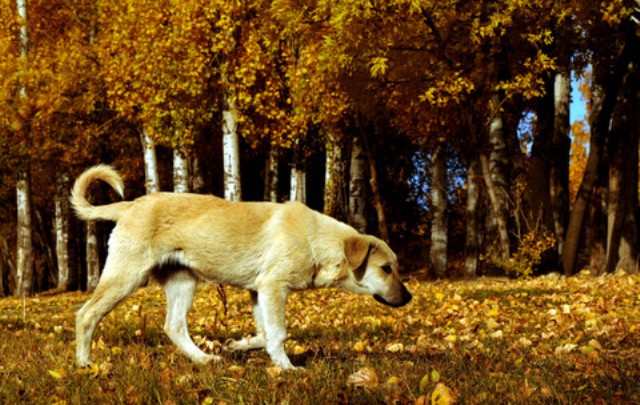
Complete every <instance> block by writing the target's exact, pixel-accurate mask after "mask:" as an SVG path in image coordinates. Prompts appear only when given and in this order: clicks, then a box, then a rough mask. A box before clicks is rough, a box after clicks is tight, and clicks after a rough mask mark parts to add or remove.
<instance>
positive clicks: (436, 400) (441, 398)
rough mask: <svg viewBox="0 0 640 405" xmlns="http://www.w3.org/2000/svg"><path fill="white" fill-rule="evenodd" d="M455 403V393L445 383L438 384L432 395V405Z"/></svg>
mask: <svg viewBox="0 0 640 405" xmlns="http://www.w3.org/2000/svg"><path fill="white" fill-rule="evenodd" d="M455 403H456V398H455V395H454V393H453V391H451V390H450V389H449V388H448V387H447V386H446V385H444V384H443V383H438V384H437V385H436V388H435V389H434V390H433V392H432V393H431V405H450V404H455Z"/></svg>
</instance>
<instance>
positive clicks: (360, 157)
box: [349, 136, 367, 233]
mask: <svg viewBox="0 0 640 405" xmlns="http://www.w3.org/2000/svg"><path fill="white" fill-rule="evenodd" d="M366 159H367V158H366V155H365V153H364V149H363V147H362V141H361V140H360V138H359V137H358V136H354V137H353V140H352V141H351V161H350V165H349V222H350V224H351V225H352V226H353V227H354V228H355V229H356V230H357V231H358V232H361V233H365V232H366V230H367V218H366V217H365V203H366V178H367V177H366V168H367V165H366V163H367V160H366Z"/></svg>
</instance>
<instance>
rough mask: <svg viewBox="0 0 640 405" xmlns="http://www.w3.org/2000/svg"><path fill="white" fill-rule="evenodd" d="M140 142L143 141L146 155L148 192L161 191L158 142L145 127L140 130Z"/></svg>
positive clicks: (145, 184)
mask: <svg viewBox="0 0 640 405" xmlns="http://www.w3.org/2000/svg"><path fill="white" fill-rule="evenodd" d="M140 142H141V143H142V154H143V157H144V176H145V181H144V186H145V188H146V190H147V194H151V193H157V192H158V191H160V181H159V180H158V161H157V158H156V144H155V142H154V141H153V139H151V137H150V136H149V134H148V133H147V131H146V130H145V129H144V128H143V129H142V131H141V132H140Z"/></svg>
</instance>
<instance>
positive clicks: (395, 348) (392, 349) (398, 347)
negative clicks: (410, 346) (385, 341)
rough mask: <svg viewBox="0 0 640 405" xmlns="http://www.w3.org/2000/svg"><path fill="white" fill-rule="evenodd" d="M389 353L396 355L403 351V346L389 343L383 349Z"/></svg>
mask: <svg viewBox="0 0 640 405" xmlns="http://www.w3.org/2000/svg"><path fill="white" fill-rule="evenodd" d="M385 350H386V351H388V352H390V353H398V352H402V351H404V345H403V344H402V343H391V344H389V345H387V347H386V348H385Z"/></svg>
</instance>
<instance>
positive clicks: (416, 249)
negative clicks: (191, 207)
mask: <svg viewBox="0 0 640 405" xmlns="http://www.w3.org/2000/svg"><path fill="white" fill-rule="evenodd" d="M639 64H640V1H638V0H602V1H601V0H560V1H558V0H527V1H524V0H492V1H488V0H475V1H468V0H437V1H436V0H385V1H382V0H273V1H265V0H227V1H223V0H207V1H205V0H193V1H189V2H186V1H178V0H163V1H149V0H139V1H133V0H108V1H105V0H65V1H62V0H30V1H29V0H1V3H0V148H1V150H2V153H1V154H0V275H1V276H0V296H1V295H18V296H19V295H32V294H35V293H38V292H42V291H49V290H55V291H68V290H92V289H93V288H95V286H96V285H97V281H98V279H99V275H100V268H101V263H103V261H104V257H105V254H106V249H107V242H108V236H109V233H110V230H111V229H112V226H113V224H110V223H86V224H85V223H83V222H81V221H79V220H78V219H77V218H75V216H74V214H73V213H72V212H71V209H70V207H69V189H70V187H71V186H72V184H73V180H74V179H75V178H76V177H77V176H78V175H79V174H80V173H81V172H82V171H84V170H86V169H87V168H89V167H91V166H93V165H95V164H98V163H106V164H110V165H112V166H113V167H115V168H116V169H117V170H118V171H119V172H120V173H121V174H122V175H123V177H124V179H125V184H126V190H125V197H126V198H127V199H134V198H137V197H139V196H142V195H144V194H145V193H153V192H158V191H175V192H195V193H209V194H214V195H218V196H221V197H224V198H226V199H229V200H235V201H240V200H243V201H258V200H268V201H288V200H297V201H302V202H304V203H306V204H308V205H309V206H310V207H311V208H313V209H316V210H319V211H321V212H324V213H326V214H328V215H330V216H333V217H335V218H338V219H340V220H342V221H345V222H347V223H349V224H351V225H352V226H354V227H355V228H356V229H358V230H359V231H362V232H367V233H371V234H374V235H377V236H379V237H381V238H382V239H384V240H386V241H388V242H389V243H390V245H391V246H392V248H393V249H394V250H395V251H396V252H397V253H398V255H399V258H400V261H401V264H402V265H403V267H404V272H405V273H414V274H418V275H420V276H421V277H428V278H475V277H477V276H482V275H506V276H509V277H528V276H531V275H535V274H542V273H549V272H559V273H561V274H565V275H573V274H575V273H578V272H580V271H581V270H583V269H588V270H589V271H590V273H591V274H596V275H600V274H605V273H614V272H616V271H619V270H622V271H624V272H626V273H637V264H638V257H639V254H640V251H639V246H638V243H639V241H638V222H639V220H640V218H638V215H639V211H638V208H639V201H638V185H639V178H638V164H639V161H638V138H639V135H640V130H639V128H640V114H639V113H638V112H640V104H639V96H640V67H639ZM576 87H578V88H579V91H580V94H581V95H582V96H581V97H583V99H584V100H585V102H586V106H587V114H586V117H585V118H584V119H583V120H576V119H573V117H570V114H569V107H570V103H571V102H572V100H571V91H572V88H576ZM573 101H576V100H573ZM91 195H92V198H93V202H94V203H95V204H104V203H107V202H109V201H114V200H117V199H118V198H119V197H118V196H117V195H115V193H113V192H111V191H110V190H109V189H108V187H102V186H98V187H95V188H92V191H91Z"/></svg>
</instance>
